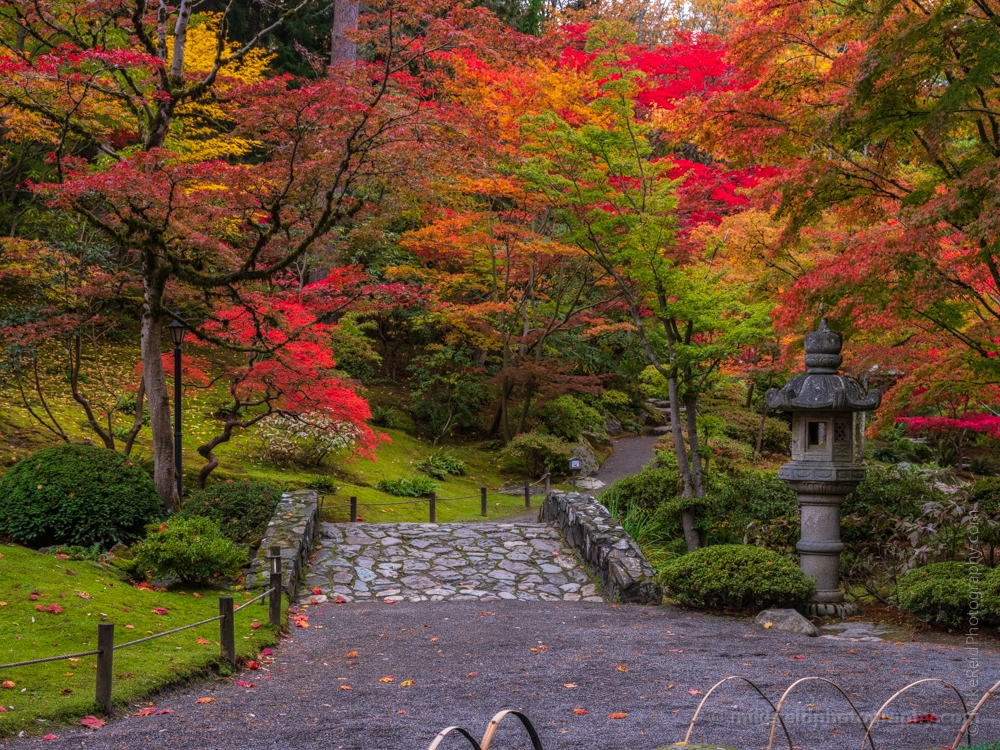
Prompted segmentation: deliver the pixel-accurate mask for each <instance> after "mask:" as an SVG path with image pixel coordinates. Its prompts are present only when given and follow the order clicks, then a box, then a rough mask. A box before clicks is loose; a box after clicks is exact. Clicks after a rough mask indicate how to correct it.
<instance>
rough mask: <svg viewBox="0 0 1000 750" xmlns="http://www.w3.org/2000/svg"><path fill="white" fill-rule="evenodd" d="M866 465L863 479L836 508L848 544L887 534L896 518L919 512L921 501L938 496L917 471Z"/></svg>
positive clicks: (934, 498)
mask: <svg viewBox="0 0 1000 750" xmlns="http://www.w3.org/2000/svg"><path fill="white" fill-rule="evenodd" d="M867 469H868V475H867V476H866V477H865V481H863V482H862V483H861V484H859V485H858V486H857V488H856V489H855V490H854V492H852V493H851V494H850V495H848V496H847V497H846V498H845V499H844V504H843V505H842V506H841V508H840V514H841V517H842V519H843V522H842V527H843V528H842V532H841V536H842V538H843V540H844V543H845V544H847V545H848V546H849V547H850V546H851V545H860V544H864V543H866V542H872V541H875V540H874V538H873V537H874V536H875V535H879V534H883V533H884V534H888V533H889V527H890V526H892V525H893V524H894V523H895V520H896V519H898V518H904V517H913V518H916V517H919V516H921V515H922V512H923V511H922V507H923V505H924V503H926V502H928V501H931V500H936V499H939V498H940V497H941V496H942V494H941V492H940V490H936V489H934V488H933V487H931V486H930V485H929V484H928V483H927V480H926V479H925V478H924V477H923V476H922V475H921V474H920V473H919V472H916V471H912V470H907V469H900V468H898V467H895V466H882V465H880V464H870V465H868V466H867ZM873 524H875V526H873ZM876 526H877V527H878V528H876Z"/></svg>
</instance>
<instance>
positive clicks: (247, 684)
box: [234, 680, 257, 688]
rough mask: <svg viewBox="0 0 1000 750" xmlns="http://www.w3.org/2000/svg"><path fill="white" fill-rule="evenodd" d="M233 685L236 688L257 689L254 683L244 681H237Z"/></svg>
mask: <svg viewBox="0 0 1000 750" xmlns="http://www.w3.org/2000/svg"><path fill="white" fill-rule="evenodd" d="M234 684H235V685H236V687H242V688H252V687H257V686H256V685H255V684H254V683H252V682H247V681H246V680H239V681H237V682H236V683H234Z"/></svg>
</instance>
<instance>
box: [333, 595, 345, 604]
mask: <svg viewBox="0 0 1000 750" xmlns="http://www.w3.org/2000/svg"><path fill="white" fill-rule="evenodd" d="M333 603H334V604H347V599H345V598H344V597H342V596H338V597H337V598H335V599H334V600H333Z"/></svg>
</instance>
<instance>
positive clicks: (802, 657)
mask: <svg viewBox="0 0 1000 750" xmlns="http://www.w3.org/2000/svg"><path fill="white" fill-rule="evenodd" d="M792 658H793V659H798V660H799V661H805V658H806V657H804V656H798V655H796V656H793V657H792Z"/></svg>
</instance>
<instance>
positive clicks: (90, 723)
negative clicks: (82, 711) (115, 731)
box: [80, 715, 108, 729]
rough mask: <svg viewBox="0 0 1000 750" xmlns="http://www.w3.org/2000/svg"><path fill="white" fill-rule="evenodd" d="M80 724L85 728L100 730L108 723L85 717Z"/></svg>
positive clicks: (103, 720)
mask: <svg viewBox="0 0 1000 750" xmlns="http://www.w3.org/2000/svg"><path fill="white" fill-rule="evenodd" d="M80 723H81V724H83V726H85V727H90V728H91V729H100V728H101V727H103V726H104V725H105V724H107V723H108V722H107V721H106V720H105V719H98V718H97V717H96V716H90V715H88V716H84V717H83V718H82V719H80Z"/></svg>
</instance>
